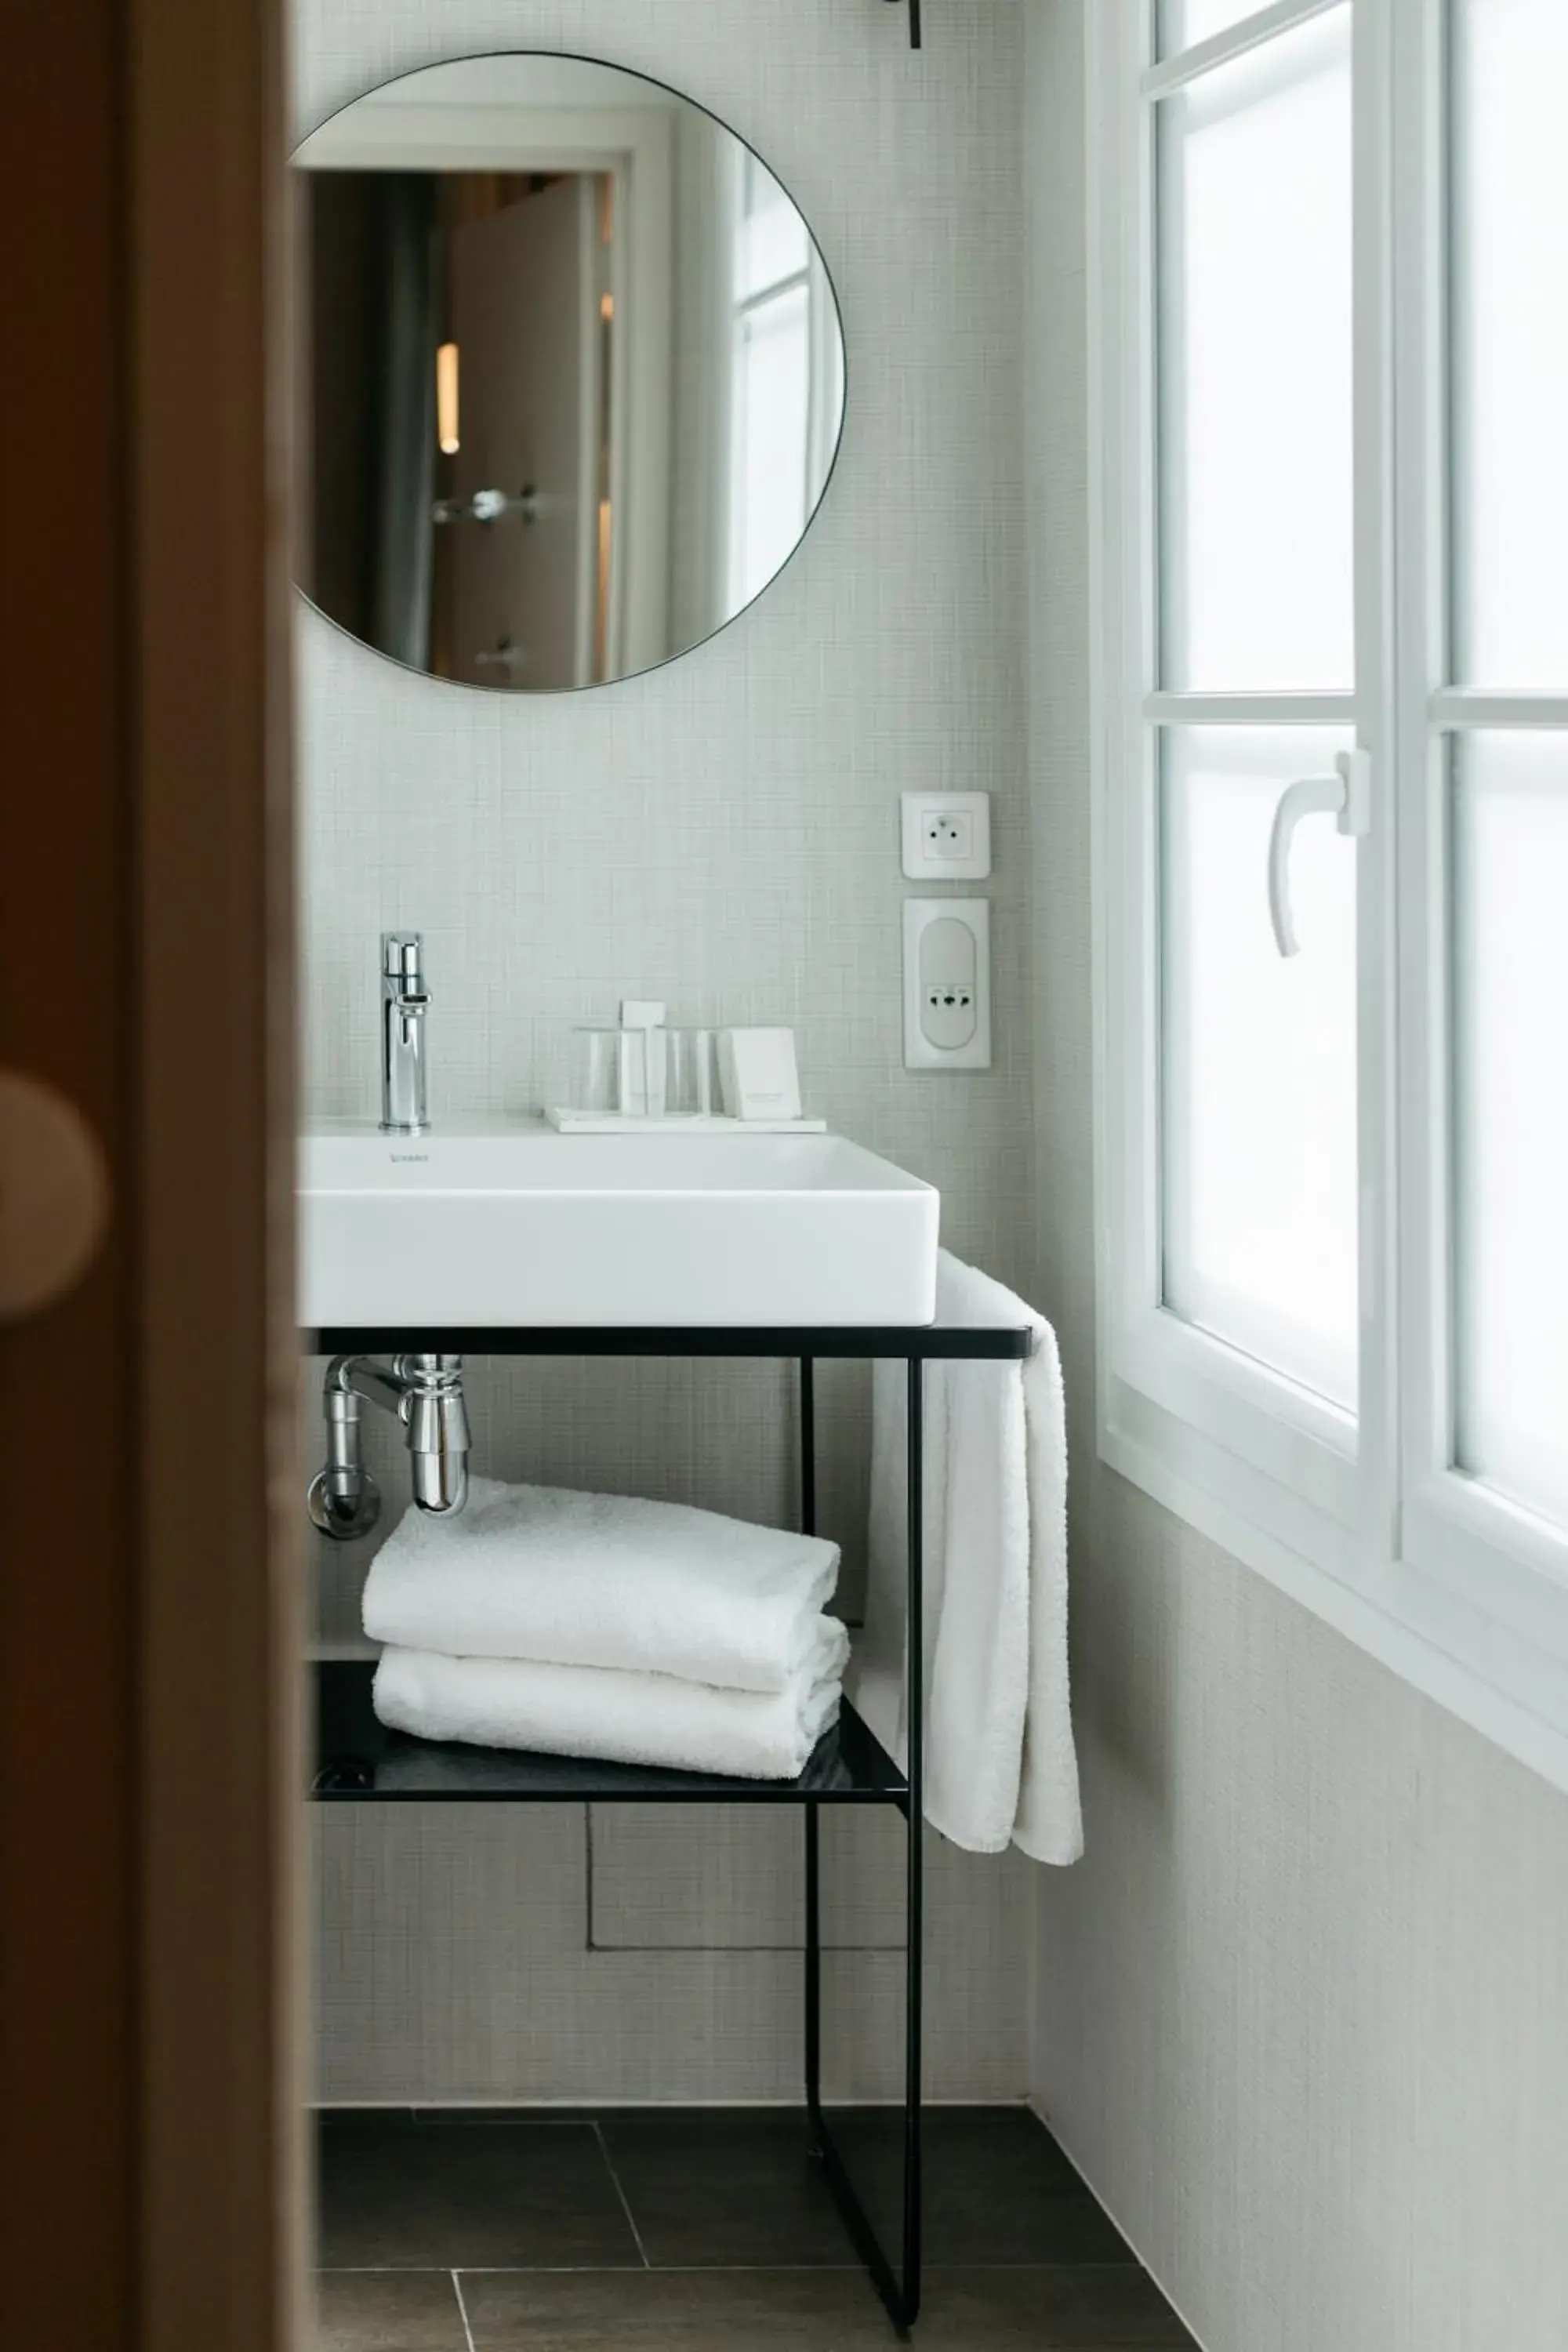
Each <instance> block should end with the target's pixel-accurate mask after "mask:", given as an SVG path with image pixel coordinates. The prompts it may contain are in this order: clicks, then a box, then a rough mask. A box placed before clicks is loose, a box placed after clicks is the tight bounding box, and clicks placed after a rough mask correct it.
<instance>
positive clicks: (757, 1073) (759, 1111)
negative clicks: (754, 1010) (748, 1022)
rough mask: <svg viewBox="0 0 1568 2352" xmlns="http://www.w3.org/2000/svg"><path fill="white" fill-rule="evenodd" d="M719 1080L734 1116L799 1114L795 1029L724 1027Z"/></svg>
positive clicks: (720, 1043) (795, 1115)
mask: <svg viewBox="0 0 1568 2352" xmlns="http://www.w3.org/2000/svg"><path fill="white" fill-rule="evenodd" d="M719 1084H720V1087H721V1090H722V1093H723V1097H724V1108H725V1109H726V1110H727V1111H728V1112H729V1114H730V1117H731V1118H740V1119H748V1118H799V1117H800V1076H799V1073H798V1071H797V1070H796V1068H795V1032H794V1030H793V1029H721V1031H720V1033H719Z"/></svg>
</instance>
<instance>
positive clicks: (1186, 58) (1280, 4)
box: [1142, 0, 1344, 100]
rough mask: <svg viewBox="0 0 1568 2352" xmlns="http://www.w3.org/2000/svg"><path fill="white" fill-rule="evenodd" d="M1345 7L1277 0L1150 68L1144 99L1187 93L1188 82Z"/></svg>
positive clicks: (1332, 0) (1338, 2)
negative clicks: (1314, 19)
mask: <svg viewBox="0 0 1568 2352" xmlns="http://www.w3.org/2000/svg"><path fill="white" fill-rule="evenodd" d="M1343 5H1344V0H1273V5H1271V6H1270V7H1268V8H1259V9H1258V10H1256V11H1255V12H1254V14H1253V15H1252V16H1243V17H1242V18H1241V20H1240V22H1239V23H1237V24H1235V25H1227V26H1226V27H1225V30H1224V31H1223V32H1220V33H1211V34H1210V36H1209V37H1208V39H1207V40H1206V41H1194V44H1193V46H1192V47H1191V48H1190V49H1181V50H1178V52H1177V53H1176V55H1175V56H1174V57H1173V58H1162V59H1161V61H1160V63H1159V64H1158V65H1154V66H1150V67H1149V68H1148V69H1147V70H1146V71H1145V73H1144V75H1143V77H1142V91H1143V95H1144V97H1145V98H1147V99H1154V100H1158V99H1162V98H1169V96H1170V95H1171V92H1172V91H1173V90H1176V89H1185V87H1186V85H1187V84H1188V82H1191V81H1196V80H1197V79H1198V78H1199V76H1200V75H1202V74H1206V73H1212V72H1213V70H1214V68H1215V67H1216V66H1226V65H1229V63H1230V61H1231V59H1232V58H1244V57H1245V56H1246V55H1247V51H1248V49H1256V48H1259V47H1262V45H1263V43H1264V42H1265V41H1271V40H1273V39H1274V37H1275V36H1276V35H1277V34H1279V33H1289V32H1290V31H1292V30H1293V29H1294V28H1295V26H1298V25H1308V24H1310V22H1311V20H1312V18H1313V17H1314V16H1327V15H1328V13H1329V11H1330V10H1331V8H1339V7H1342V6H1343Z"/></svg>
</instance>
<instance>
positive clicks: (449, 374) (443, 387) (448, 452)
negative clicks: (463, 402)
mask: <svg viewBox="0 0 1568 2352" xmlns="http://www.w3.org/2000/svg"><path fill="white" fill-rule="evenodd" d="M436 438H437V441H439V443H440V444H441V453H442V455H443V457H456V456H457V454H458V446H459V445H458V346H457V344H456V343H443V344H442V345H441V346H440V349H439V350H438V351H437V353H436Z"/></svg>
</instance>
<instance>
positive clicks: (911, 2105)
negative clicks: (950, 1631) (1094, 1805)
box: [901, 1356, 925, 2328]
mask: <svg viewBox="0 0 1568 2352" xmlns="http://www.w3.org/2000/svg"><path fill="white" fill-rule="evenodd" d="M924 1372H925V1366H924V1364H923V1363H922V1362H921V1359H920V1358H919V1357H918V1356H911V1357H910V1376H909V1403H908V1413H909V1420H908V1427H909V1502H908V1539H909V1564H908V1572H909V1581H908V1591H909V1618H908V1626H909V1635H908V1640H907V1643H906V1645H905V1647H906V1653H907V1663H906V1672H907V1674H908V1677H909V1685H908V1709H909V1712H908V1716H907V1718H906V1720H907V1723H908V1727H909V1764H908V1770H907V1776H906V1777H907V1778H908V1780H909V1784H910V1794H909V1811H908V1813H907V1814H906V1816H905V1823H904V1826H905V1832H906V1835H907V1838H908V1842H909V1843H908V1848H907V1854H908V1878H907V1882H906V1885H907V1896H906V1911H905V1933H906V1935H907V1937H908V1943H907V1946H906V1949H905V1960H904V1967H905V1979H904V2279H903V2289H904V2291H903V2311H902V2315H901V2316H902V2320H903V2325H904V2326H905V2327H906V2328H908V2327H912V2326H914V2324H915V2321H916V2319H917V2318H918V2317H919V2315H920V2307H921V2055H922V2052H921V2036H922V2028H923V1984H924V1969H923V1967H922V1965H921V1964H922V1960H923V1957H924V1953H923V1945H924V1916H925V1847H924V1839H923V1835H922V1831H923V1822H924V1804H923V1801H922V1800H923V1781H924V1777H925V1776H924V1769H923V1768H924V1757H923V1752H922V1751H923V1744H924V1738H925V1723H924V1714H925V1675H924V1671H923V1663H922V1662H923V1657H924V1650H925V1640H924V1635H925V1600H924V1582H925V1576H924V1571H925V1529H924V1485H925V1480H924V1462H923V1453H924V1438H925V1382H924V1377H923V1376H924Z"/></svg>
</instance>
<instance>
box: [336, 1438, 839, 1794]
mask: <svg viewBox="0 0 1568 2352" xmlns="http://www.w3.org/2000/svg"><path fill="white" fill-rule="evenodd" d="M837 1576H838V1547H837V1544H830V1543H824V1542H822V1541H821V1540H820V1539H818V1538H816V1537H814V1536H799V1535H790V1534H786V1533H784V1532H783V1531H782V1530H780V1529H778V1528H758V1527H751V1526H748V1525H746V1524H745V1523H744V1522H742V1521H741V1520H738V1519H726V1518H721V1517H718V1516H717V1515H716V1514H714V1513H713V1512H711V1511H697V1510H690V1509H689V1508H687V1507H685V1506H684V1505H681V1504H676V1503H650V1502H642V1501H637V1500H635V1499H633V1498H631V1497H628V1496H616V1495H581V1494H574V1493H572V1492H569V1491H568V1490H566V1489H564V1488H562V1487H558V1486H503V1485H501V1484H500V1482H499V1481H498V1480H495V1479H492V1478H476V1479H474V1480H473V1481H472V1483H471V1485H470V1486H469V1490H468V1507H467V1508H466V1509H465V1510H463V1511H462V1512H461V1513H460V1514H459V1515H458V1517H457V1518H455V1519H435V1518H430V1517H426V1515H424V1514H423V1513H421V1512H419V1511H416V1510H415V1509H414V1508H412V1507H410V1508H409V1510H408V1511H407V1513H406V1514H405V1517H404V1519H403V1521H402V1524H401V1525H400V1526H399V1527H398V1528H395V1531H394V1532H393V1534H392V1535H391V1536H389V1537H388V1538H387V1540H386V1542H385V1543H384V1545H383V1546H382V1549H381V1550H380V1551H379V1552H378V1553H377V1555H376V1558H375V1559H374V1563H373V1565H372V1567H371V1571H370V1576H369V1579H368V1580H367V1582H366V1585H365V1590H364V1629H365V1632H366V1633H368V1634H369V1635H370V1637H371V1639H372V1640H373V1641H376V1642H380V1643H384V1644H385V1646H384V1649H383V1651H382V1654H381V1662H380V1664H379V1665H378V1666H377V1668H376V1674H375V1711H376V1714H377V1715H378V1716H379V1717H380V1718H381V1720H382V1722H383V1723H384V1724H387V1725H390V1726H391V1727H393V1728H394V1729H395V1730H398V1731H407V1732H412V1733H414V1734H415V1735H416V1737H417V1738H422V1739H460V1740H471V1741H475V1742H477V1743H479V1744H480V1745H482V1746H485V1747H490V1748H531V1749H534V1750H536V1751H539V1752H542V1753H545V1754H550V1755H557V1756H593V1757H603V1758H605V1759H607V1760H610V1761H614V1762H618V1763H625V1764H657V1765H668V1766H671V1767H674V1768H675V1769H679V1770H684V1771H694V1772H695V1771H700V1772H721V1773H731V1774H733V1775H735V1776H736V1777H737V1778H741V1779H745V1780H794V1779H795V1777H796V1775H797V1774H799V1773H800V1772H802V1771H803V1770H804V1769H805V1764H806V1761H807V1759H809V1757H810V1755H811V1751H812V1749H813V1748H815V1747H816V1743H817V1741H818V1740H819V1739H820V1738H821V1737H822V1735H823V1733H824V1732H825V1731H826V1730H828V1729H829V1728H830V1727H831V1726H832V1725H833V1724H834V1723H836V1722H837V1717H838V1707H839V1697H840V1690H841V1685H842V1682H843V1676H844V1669H845V1666H846V1664H847V1660H848V1656H849V1640H848V1636H847V1633H845V1630H844V1628H843V1626H842V1625H841V1624H839V1623H838V1622H837V1620H836V1619H834V1618H832V1617H828V1616H825V1615H824V1613H823V1610H824V1604H825V1603H826V1601H828V1600H829V1599H830V1598H831V1597H832V1593H833V1589H834V1586H835V1584H836V1582H837Z"/></svg>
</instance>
